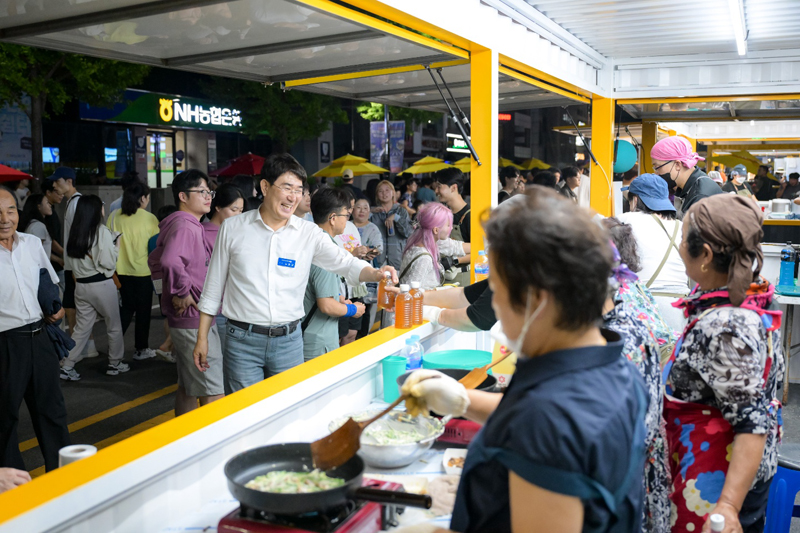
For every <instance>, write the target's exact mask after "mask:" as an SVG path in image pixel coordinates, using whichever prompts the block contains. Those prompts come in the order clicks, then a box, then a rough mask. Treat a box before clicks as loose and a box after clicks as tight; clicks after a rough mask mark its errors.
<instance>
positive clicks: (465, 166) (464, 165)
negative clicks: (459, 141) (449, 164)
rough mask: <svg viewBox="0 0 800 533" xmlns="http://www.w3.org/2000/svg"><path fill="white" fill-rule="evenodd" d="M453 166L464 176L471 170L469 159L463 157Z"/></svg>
mask: <svg viewBox="0 0 800 533" xmlns="http://www.w3.org/2000/svg"><path fill="white" fill-rule="evenodd" d="M453 166H454V167H456V168H457V169H458V170H460V171H461V172H463V173H464V174H466V173H467V172H469V171H470V170H472V159H471V158H470V157H464V158H462V159H459V160H458V161H456V162H455V163H453Z"/></svg>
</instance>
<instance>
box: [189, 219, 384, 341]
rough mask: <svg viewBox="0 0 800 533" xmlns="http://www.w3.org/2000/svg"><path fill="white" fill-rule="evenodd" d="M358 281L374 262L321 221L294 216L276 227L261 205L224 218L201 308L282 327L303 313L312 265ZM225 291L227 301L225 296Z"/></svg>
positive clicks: (252, 321)
mask: <svg viewBox="0 0 800 533" xmlns="http://www.w3.org/2000/svg"><path fill="white" fill-rule="evenodd" d="M312 264H314V265H317V266H318V267H320V268H323V269H325V270H329V271H331V272H335V273H336V274H339V275H341V276H344V277H345V279H346V280H347V282H348V283H351V284H353V285H357V284H358V283H359V276H360V275H361V271H362V270H363V269H364V268H366V267H368V266H370V265H369V263H367V262H366V261H362V260H360V259H356V258H355V257H353V256H352V255H350V254H349V253H347V252H345V251H344V250H342V249H341V248H339V247H338V246H336V244H334V242H333V241H332V240H331V238H330V236H329V235H328V234H327V233H325V232H324V231H323V230H322V229H320V228H319V226H317V225H316V224H312V223H311V222H307V221H305V220H302V219H300V218H298V217H296V216H292V218H291V219H290V220H289V222H288V223H287V224H286V225H285V226H284V227H282V228H281V229H279V230H278V231H274V230H273V229H272V228H270V227H269V226H267V225H266V224H264V221H263V220H262V219H261V214H260V211H259V210H258V209H254V210H252V211H248V212H247V213H244V214H242V215H239V216H237V217H231V218H229V219H227V220H226V221H225V222H223V223H222V226H221V227H220V229H219V235H217V243H216V245H215V246H214V253H213V254H211V262H210V263H209V265H208V275H207V276H206V282H205V285H204V286H203V295H202V297H201V298H200V302H199V303H198V306H197V307H198V309H200V311H202V312H203V313H206V314H208V315H212V316H214V315H216V314H217V313H218V311H219V308H220V303H222V314H223V315H225V316H226V317H228V318H229V319H233V320H238V321H239V322H246V323H248V324H256V325H259V326H278V325H281V324H287V323H289V322H293V321H295V320H299V319H301V318H303V316H304V315H305V312H304V310H303V297H304V295H305V292H306V285H307V284H308V274H309V272H310V270H311V265H312ZM223 294H225V299H224V301H223V298H222V295H223Z"/></svg>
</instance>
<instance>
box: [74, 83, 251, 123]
mask: <svg viewBox="0 0 800 533" xmlns="http://www.w3.org/2000/svg"><path fill="white" fill-rule="evenodd" d="M80 117H81V118H82V119H85V120H102V121H104V122H122V123H125V124H145V125H148V126H160V127H173V128H174V127H179V128H194V129H204V130H213V131H230V132H238V131H240V130H241V128H242V113H241V111H239V110H238V109H234V108H232V107H226V106H225V105H224V102H210V101H208V100H200V99H198V98H188V97H185V96H177V95H174V94H163V93H151V92H147V91H137V90H133V89H128V90H127V91H125V94H124V96H123V101H122V102H120V103H118V104H115V105H114V107H111V108H108V107H95V106H90V105H89V104H87V103H85V102H81V103H80Z"/></svg>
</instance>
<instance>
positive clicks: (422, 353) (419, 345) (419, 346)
mask: <svg viewBox="0 0 800 533" xmlns="http://www.w3.org/2000/svg"><path fill="white" fill-rule="evenodd" d="M411 340H412V341H414V344H416V346H417V351H419V359H420V365H422V358H423V357H424V356H425V348H423V347H422V341H420V339H419V335H411ZM420 368H422V367H421V366H420Z"/></svg>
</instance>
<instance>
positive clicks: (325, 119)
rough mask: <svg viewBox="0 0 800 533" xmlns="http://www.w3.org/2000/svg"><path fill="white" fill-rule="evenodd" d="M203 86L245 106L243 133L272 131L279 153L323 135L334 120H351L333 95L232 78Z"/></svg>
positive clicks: (214, 95)
mask: <svg viewBox="0 0 800 533" xmlns="http://www.w3.org/2000/svg"><path fill="white" fill-rule="evenodd" d="M202 89H203V91H204V92H205V93H206V94H207V95H208V96H209V97H210V98H215V99H218V100H220V101H222V102H226V103H229V104H230V105H232V106H235V107H237V108H238V109H241V110H242V125H243V127H242V129H243V133H245V134H246V135H248V136H250V137H251V138H253V137H255V136H256V135H259V134H263V133H264V132H266V133H268V134H269V136H270V137H271V138H272V140H273V141H274V142H273V151H275V152H288V151H289V149H290V148H291V147H292V146H293V145H294V144H295V143H297V142H298V141H302V140H304V139H313V138H315V137H319V136H320V135H321V134H322V133H323V132H324V131H325V130H327V129H328V128H329V127H330V123H331V122H334V123H337V124H345V123H347V121H348V119H347V113H346V112H345V111H344V110H343V109H342V108H341V104H340V102H339V101H338V100H337V99H336V98H333V97H331V96H325V95H321V94H314V93H308V92H304V91H284V90H283V89H281V88H280V87H279V86H277V85H268V86H264V85H262V84H261V83H257V82H253V81H244V80H236V79H229V78H213V79H212V80H211V81H210V82H208V83H206V84H204V85H203V86H202Z"/></svg>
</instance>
